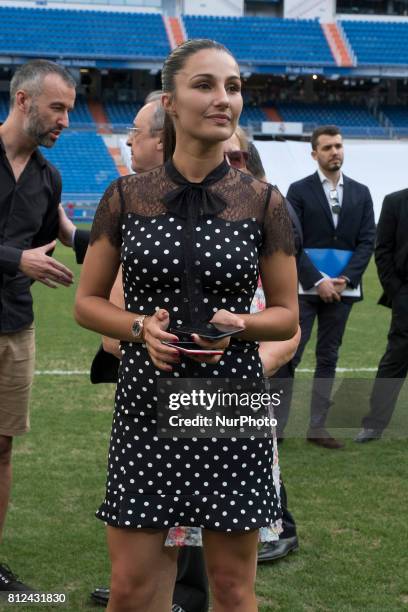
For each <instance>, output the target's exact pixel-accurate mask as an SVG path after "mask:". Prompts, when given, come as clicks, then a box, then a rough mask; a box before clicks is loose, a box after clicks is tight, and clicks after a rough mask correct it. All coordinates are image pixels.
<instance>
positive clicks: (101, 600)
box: [91, 587, 109, 607]
mask: <svg viewBox="0 0 408 612" xmlns="http://www.w3.org/2000/svg"><path fill="white" fill-rule="evenodd" d="M91 599H92V601H93V602H94V603H97V604H99V605H100V606H105V607H106V606H107V605H108V601H109V589H108V588H107V587H96V589H95V590H94V591H92V593H91Z"/></svg>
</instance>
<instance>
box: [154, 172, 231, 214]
mask: <svg viewBox="0 0 408 612" xmlns="http://www.w3.org/2000/svg"><path fill="white" fill-rule="evenodd" d="M164 168H165V172H166V174H167V175H168V177H169V178H170V179H171V180H172V181H173V182H174V183H175V184H176V185H177V187H176V188H175V189H173V190H172V191H169V192H168V193H166V195H165V196H164V197H163V202H164V204H165V206H166V208H167V210H168V211H169V212H171V213H173V214H174V215H177V216H178V217H181V218H182V219H187V218H188V217H189V218H192V219H197V218H198V217H203V216H208V217H215V216H216V215H217V214H219V213H220V212H222V211H223V210H224V208H226V206H227V203H226V202H225V200H223V198H221V196H219V195H217V194H216V193H213V192H212V191H211V190H210V189H208V188H209V187H210V186H211V185H214V183H217V182H218V181H220V180H221V179H222V178H223V177H224V176H226V175H227V174H228V172H229V170H230V166H229V165H228V164H227V162H226V161H225V160H224V161H222V162H221V164H219V165H218V166H217V167H216V168H214V170H212V172H210V174H208V175H207V176H206V177H205V179H204V180H203V181H201V183H190V181H188V180H187V179H186V178H185V177H184V176H183V175H182V174H181V173H180V172H179V171H178V170H177V168H176V167H175V165H174V163H173V161H172V160H169V161H167V162H166V163H165V164H164Z"/></svg>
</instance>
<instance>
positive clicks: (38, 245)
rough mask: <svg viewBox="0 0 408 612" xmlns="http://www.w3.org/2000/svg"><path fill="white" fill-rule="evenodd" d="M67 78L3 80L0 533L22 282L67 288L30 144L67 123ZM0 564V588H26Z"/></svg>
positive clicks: (52, 192)
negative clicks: (6, 100)
mask: <svg viewBox="0 0 408 612" xmlns="http://www.w3.org/2000/svg"><path fill="white" fill-rule="evenodd" d="M74 102H75V81H74V80H73V78H72V77H71V75H70V74H69V73H68V72H67V71H66V70H65V69H64V68H62V67H61V66H59V65H57V64H54V63H53V62H49V61H46V60H34V61H31V62H28V63H27V64H25V65H24V66H22V67H20V68H19V69H18V70H17V71H16V72H15V74H14V76H13V78H12V80H11V83H10V113H9V115H8V117H7V119H6V120H5V122H4V124H3V125H2V126H1V127H0V539H1V535H2V530H3V525H4V522H5V518H6V513H7V508H8V502H9V497H10V489H11V455H12V443H13V438H14V436H17V435H21V434H23V433H25V432H26V431H28V429H29V411H28V405H29V398H30V390H31V385H32V380H33V374H34V355H35V344H34V327H33V318H34V315H33V308H32V297H31V293H30V286H31V284H32V282H33V281H34V280H37V281H40V282H42V283H43V284H45V285H47V286H48V287H56V286H57V284H60V285H64V286H66V287H68V286H70V285H71V283H72V273H71V271H70V270H68V268H66V267H65V266H64V265H62V264H61V263H59V262H58V261H56V260H55V259H53V258H52V257H50V256H48V255H47V253H49V252H50V251H52V250H53V248H54V247H55V238H56V237H57V234H58V205H59V202H60V198H61V178H60V175H59V172H58V171H57V169H56V168H54V166H52V165H51V164H50V163H49V162H48V161H47V160H46V159H45V158H44V157H43V156H42V154H41V153H40V151H39V150H38V146H39V145H42V146H45V147H52V146H54V144H55V143H56V142H57V140H58V138H59V136H60V134H61V132H62V130H63V129H64V128H66V127H68V113H69V111H70V110H72V108H73V106H74ZM30 590H31V589H30V588H29V587H27V585H25V584H23V583H22V582H20V581H19V580H17V579H16V576H15V575H14V574H13V572H12V571H11V570H10V568H9V567H8V566H7V565H4V564H0V591H25V592H27V591H30Z"/></svg>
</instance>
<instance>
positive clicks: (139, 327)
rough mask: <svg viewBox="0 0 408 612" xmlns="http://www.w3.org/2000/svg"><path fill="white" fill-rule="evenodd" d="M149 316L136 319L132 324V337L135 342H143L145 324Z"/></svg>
mask: <svg viewBox="0 0 408 612" xmlns="http://www.w3.org/2000/svg"><path fill="white" fill-rule="evenodd" d="M146 317H147V315H141V316H140V317H136V318H135V320H134V321H133V323H132V335H133V338H134V339H135V340H139V341H140V340H143V323H144V320H145V318H146Z"/></svg>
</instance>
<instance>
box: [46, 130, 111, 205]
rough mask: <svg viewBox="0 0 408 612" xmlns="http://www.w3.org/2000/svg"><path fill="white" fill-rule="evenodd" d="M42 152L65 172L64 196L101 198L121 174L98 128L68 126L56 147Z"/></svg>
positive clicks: (63, 173)
mask: <svg viewBox="0 0 408 612" xmlns="http://www.w3.org/2000/svg"><path fill="white" fill-rule="evenodd" d="M41 152H42V153H43V155H44V156H45V157H47V159H49V160H50V161H51V162H52V163H53V164H54V165H55V166H56V167H57V168H58V170H59V171H60V172H61V176H62V185H63V189H62V192H63V198H64V199H65V200H66V199H69V198H72V197H73V195H74V194H75V195H76V196H81V197H84V199H94V200H98V199H99V198H100V196H101V195H102V194H103V192H104V191H105V189H106V187H107V186H108V185H109V184H110V183H111V182H112V181H113V180H114V179H115V178H117V176H118V171H117V168H116V166H115V163H114V161H113V159H112V157H111V155H110V154H109V151H108V150H107V148H106V146H105V143H104V141H103V138H102V137H101V136H100V135H99V134H96V133H95V132H86V131H83V132H79V131H73V130H67V131H66V132H63V134H62V135H61V138H60V140H59V141H58V143H57V144H56V145H55V147H53V148H52V149H46V148H44V147H42V149H41Z"/></svg>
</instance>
